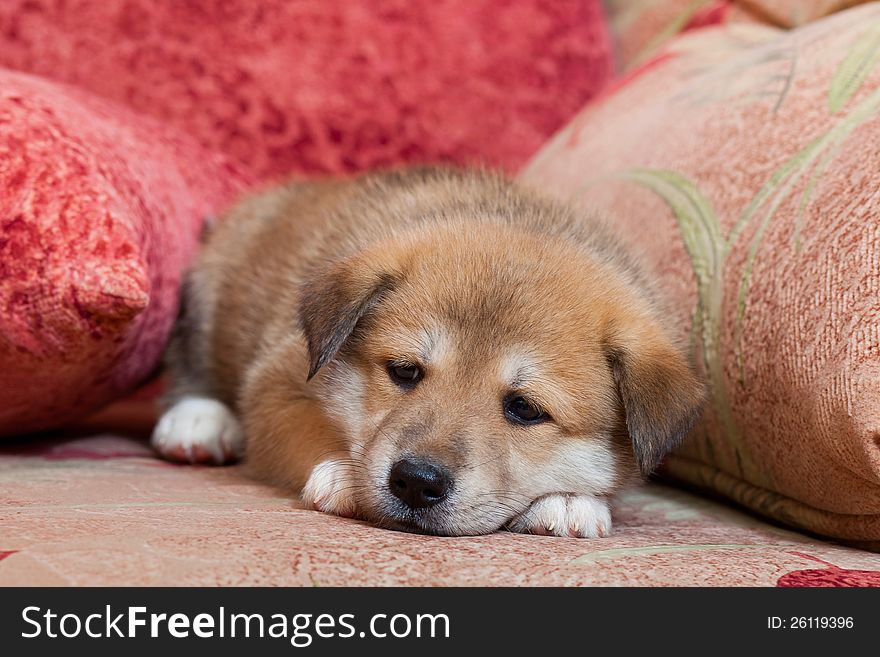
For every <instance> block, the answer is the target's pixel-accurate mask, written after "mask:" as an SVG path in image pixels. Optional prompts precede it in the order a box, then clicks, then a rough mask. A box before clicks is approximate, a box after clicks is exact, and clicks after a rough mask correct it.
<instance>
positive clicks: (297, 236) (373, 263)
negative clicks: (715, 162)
mask: <svg viewBox="0 0 880 657" xmlns="http://www.w3.org/2000/svg"><path fill="white" fill-rule="evenodd" d="M662 320H663V317H662V314H661V313H660V312H659V311H658V310H657V308H656V307H655V305H654V303H653V302H652V300H651V296H650V293H649V286H648V284H647V281H646V280H645V277H644V276H643V275H642V274H641V273H640V272H639V270H638V268H637V267H636V266H635V265H634V263H633V262H631V260H630V259H629V258H628V257H627V255H626V254H625V253H624V251H623V250H622V249H621V248H620V247H619V246H618V245H616V244H615V242H614V241H613V240H612V239H611V238H610V237H609V236H608V235H607V234H606V233H605V232H604V231H603V230H602V229H601V227H600V226H599V225H598V224H597V223H596V222H595V221H591V220H589V219H588V218H585V217H583V216H581V215H580V214H579V213H578V212H576V211H575V210H574V209H573V208H570V207H568V206H566V205H563V204H560V203H558V202H555V201H552V200H550V199H547V198H543V197H542V196H540V195H538V194H537V193H535V192H532V191H529V190H527V189H524V188H521V187H519V186H517V185H516V184H515V183H512V182H510V181H508V180H505V179H504V178H502V177H500V176H497V175H494V174H491V173H486V172H464V171H458V170H450V169H430V168H429V169H418V170H408V171H397V172H389V173H384V174H374V175H369V176H364V177H361V178H358V179H354V180H349V181H344V182H318V183H307V184H290V185H287V186H284V187H279V188H274V189H270V190H269V191H267V192H265V193H263V194H259V195H256V196H253V197H251V198H248V199H245V200H244V201H242V202H241V203H240V204H239V205H238V206H237V207H234V208H233V209H232V210H231V211H230V212H229V213H228V215H227V216H225V217H223V218H222V219H221V220H220V221H219V222H218V223H217V225H216V227H215V228H214V229H213V230H212V232H211V233H210V234H209V235H208V237H207V239H206V244H205V246H204V250H203V251H202V253H201V256H200V259H199V260H198V262H197V264H196V265H195V267H194V268H193V270H192V271H191V273H190V274H189V277H188V279H187V282H186V285H185V287H184V290H183V300H182V312H181V316H180V319H179V321H178V324H177V328H176V331H175V335H174V336H173V338H172V342H171V344H170V347H169V351H168V359H167V362H168V368H169V370H170V379H171V386H170V392H169V396H168V399H167V403H168V406H167V410H166V411H165V413H164V415H163V416H162V418H161V420H160V421H159V423H158V424H157V426H156V429H155V432H154V435H153V445H154V446H155V448H156V450H158V452H159V453H160V454H161V455H163V456H164V457H166V458H169V459H173V460H178V461H190V462H204V463H218V464H219V463H225V462H227V461H233V460H235V459H238V458H241V457H242V456H243V457H245V459H246V462H247V464H248V466H249V467H250V468H251V469H252V471H253V472H254V473H255V474H256V475H257V476H259V477H261V478H263V479H267V480H269V481H271V482H274V483H276V484H280V485H282V486H285V487H287V488H289V489H290V490H291V491H295V492H298V493H300V494H301V495H302V499H303V501H304V502H305V503H306V504H307V505H308V506H310V507H312V508H314V509H318V510H320V511H325V512H328V513H334V514H338V515H341V516H355V517H359V518H363V519H366V520H369V521H372V522H374V523H376V524H378V525H380V526H384V527H388V528H393V529H400V530H407V531H416V532H424V533H431V534H443V535H464V534H483V533H487V532H492V531H495V530H497V529H499V528H502V527H506V528H509V529H511V530H513V531H518V532H531V533H539V534H554V535H560V536H578V537H597V536H606V535H608V534H609V532H610V531H611V515H610V507H609V503H610V499H611V497H612V496H613V495H614V494H615V492H617V491H618V490H620V489H621V488H622V487H624V486H626V485H627V484H629V483H632V482H635V481H637V480H638V479H639V478H640V477H644V476H646V475H647V474H649V473H650V472H651V471H652V469H653V468H654V467H655V466H656V465H657V464H658V462H659V461H660V459H661V458H662V456H663V455H664V454H665V452H666V451H667V450H669V449H670V448H672V447H673V446H675V445H676V444H677V443H678V442H679V440H680V439H681V438H682V436H683V435H684V434H685V433H686V432H687V430H688V429H689V427H690V426H691V424H692V422H693V420H694V419H695V417H696V415H697V413H698V409H699V406H700V403H701V400H702V397H703V388H702V385H701V384H700V382H699V381H698V380H697V378H696V377H695V376H694V374H693V372H692V371H691V369H690V367H689V365H688V363H687V361H686V359H685V357H684V356H683V355H682V352H681V351H680V350H679V348H678V347H677V346H676V344H675V343H674V341H673V340H672V339H671V338H670V335H669V333H668V332H667V330H666V329H665V328H664V326H663V321H662Z"/></svg>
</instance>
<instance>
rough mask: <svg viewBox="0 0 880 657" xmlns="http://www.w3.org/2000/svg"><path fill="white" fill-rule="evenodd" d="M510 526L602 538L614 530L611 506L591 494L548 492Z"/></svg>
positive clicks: (528, 531) (526, 530) (525, 530)
mask: <svg viewBox="0 0 880 657" xmlns="http://www.w3.org/2000/svg"><path fill="white" fill-rule="evenodd" d="M508 527H509V528H510V529H511V530H512V531H515V532H521V533H524V534H541V535H544V536H572V537H577V538H598V537H600V536H608V535H610V534H611V507H610V506H609V504H608V502H607V501H605V500H603V499H600V498H598V497H592V496H591V495H545V496H544V497H541V498H538V499H537V500H535V501H534V502H532V505H531V506H530V507H529V508H528V509H527V510H526V511H525V513H523V514H522V515H521V516H519V517H518V518H515V519H514V520H513V521H511V522H510V524H509V525H508Z"/></svg>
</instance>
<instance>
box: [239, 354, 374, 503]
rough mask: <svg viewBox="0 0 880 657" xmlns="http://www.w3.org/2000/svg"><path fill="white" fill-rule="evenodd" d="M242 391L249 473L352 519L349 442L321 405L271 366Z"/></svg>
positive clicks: (353, 490)
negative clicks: (280, 378)
mask: <svg viewBox="0 0 880 657" xmlns="http://www.w3.org/2000/svg"><path fill="white" fill-rule="evenodd" d="M267 369H268V371H267V372H261V373H260V374H259V375H257V376H254V377H253V378H252V379H251V381H250V385H248V386H247V387H246V389H245V396H244V399H243V402H242V408H243V409H244V412H243V417H242V419H243V421H244V426H245V432H246V433H247V436H248V444H247V459H246V464H247V466H248V468H249V469H250V470H251V472H252V474H254V475H255V476H257V477H258V478H260V479H265V480H269V481H271V482H273V483H275V484H279V485H282V486H284V487H286V488H289V489H290V490H292V491H295V492H297V493H300V494H301V495H302V500H303V502H304V504H305V505H306V507H308V508H312V509H316V510H318V511H323V512H325V513H332V514H335V515H338V516H345V517H351V516H354V515H356V513H357V505H356V503H355V487H356V485H357V484H356V482H355V480H354V476H353V475H354V472H353V467H352V459H351V455H350V453H349V448H348V445H347V443H346V441H345V439H344V438H343V436H342V434H341V432H340V431H339V430H338V429H337V428H336V427H335V426H334V425H333V424H332V423H331V422H330V421H329V420H328V419H327V417H326V416H325V414H324V413H323V411H322V408H321V406H320V404H319V403H318V402H317V401H316V400H314V399H311V398H309V397H306V396H304V395H303V394H302V392H301V391H300V390H297V389H296V388H294V387H292V386H291V385H290V383H289V381H290V378H287V380H279V379H278V378H276V371H275V368H274V367H270V368H267Z"/></svg>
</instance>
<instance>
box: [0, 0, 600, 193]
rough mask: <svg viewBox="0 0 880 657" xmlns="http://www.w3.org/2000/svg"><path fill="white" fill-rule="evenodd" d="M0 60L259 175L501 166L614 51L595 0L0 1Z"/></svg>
mask: <svg viewBox="0 0 880 657" xmlns="http://www.w3.org/2000/svg"><path fill="white" fill-rule="evenodd" d="M0 66H6V67H8V68H14V69H18V70H22V71H27V72H30V73H37V74H40V75H44V76H47V77H51V78H53V79H56V80H60V81H63V82H68V83H73V84H76V85H77V86H79V87H82V88H85V89H88V90H90V91H92V92H94V93H96V94H98V95H101V96H103V97H106V98H110V99H112V100H115V101H117V102H120V103H123V104H126V105H128V106H130V107H133V108H134V109H136V110H138V111H140V112H142V113H144V114H148V115H151V116H153V117H156V118H159V119H161V120H162V121H163V122H165V123H168V124H170V125H174V126H176V127H178V128H180V129H182V130H183V131H185V132H186V133H187V134H190V135H193V136H194V137H195V138H196V139H198V140H199V141H200V142H201V143H202V144H203V145H205V146H207V147H210V148H212V149H214V150H217V151H220V152H224V153H227V154H229V155H231V156H233V157H234V158H235V159H236V160H237V161H239V162H241V163H243V164H244V165H245V167H246V168H247V169H248V170H250V171H252V172H254V173H256V174H257V175H259V176H260V177H272V176H277V175H286V174H289V173H292V172H299V173H303V172H306V173H312V172H348V171H354V170H364V169H370V168H375V167H378V166H383V165H390V164H396V163H399V162H414V161H438V160H442V161H454V162H460V163H465V162H486V163H489V164H493V165H501V166H504V167H507V168H509V169H511V170H513V169H515V168H517V167H518V166H519V165H520V164H522V163H524V162H525V160H526V159H527V158H528V157H529V155H531V154H532V153H533V152H534V151H535V150H537V149H538V147H540V146H541V144H542V143H543V142H544V140H545V139H546V138H547V137H549V136H550V135H551V134H552V133H553V132H554V131H555V130H556V129H557V128H559V127H561V126H562V125H563V124H564V123H565V121H566V120H567V119H568V118H569V117H570V116H572V115H573V114H574V113H575V112H576V111H577V110H578V109H579V108H580V107H581V106H582V105H583V104H584V102H585V101H586V100H587V99H589V98H590V97H591V96H593V95H594V94H595V93H596V92H597V91H598V90H599V89H600V88H601V87H602V86H603V85H604V84H605V82H606V81H607V80H608V78H609V75H610V73H611V57H610V46H609V38H608V35H607V32H606V28H605V22H604V16H603V12H602V7H601V2H600V0H554V1H553V2H546V1H545V0H518V1H517V2H497V1H496V0H345V2H334V1H329V0H297V1H296V2H291V1H289V0H189V1H187V2H179V1H177V0H161V1H158V2H157V1H156V0H127V1H126V2H121V1H104V2H96V1H95V0H67V1H66V2H33V0H4V2H2V3H0Z"/></svg>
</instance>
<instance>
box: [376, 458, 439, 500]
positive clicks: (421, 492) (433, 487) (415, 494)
mask: <svg viewBox="0 0 880 657" xmlns="http://www.w3.org/2000/svg"><path fill="white" fill-rule="evenodd" d="M451 487H452V478H451V477H450V476H449V473H448V472H446V470H444V469H443V468H440V467H438V466H436V465H434V464H433V463H429V462H428V461H422V460H412V461H411V460H409V459H401V460H400V461H398V462H397V463H395V464H394V465H393V466H392V467H391V474H390V475H389V476H388V488H390V489H391V492H392V493H393V494H394V496H395V497H397V498H398V499H400V500H403V501H404V502H405V503H406V504H407V505H408V506H410V507H412V508H413V509H424V508H426V507H429V506H434V505H435V504H438V503H439V502H442V501H443V500H444V499H446V496H447V495H448V494H449V489H450V488H451Z"/></svg>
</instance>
